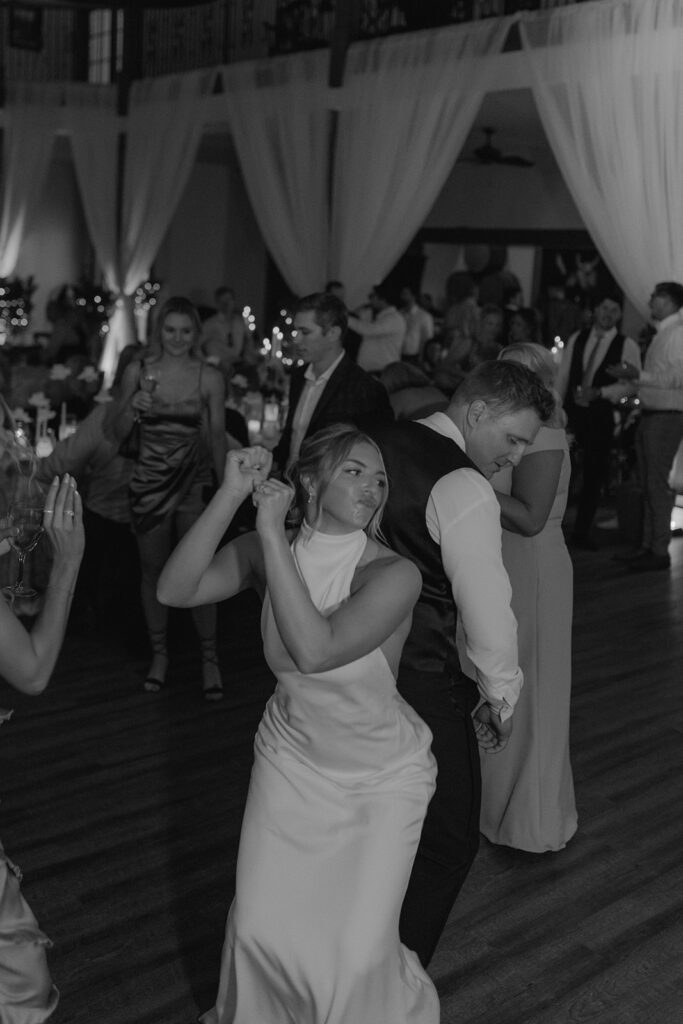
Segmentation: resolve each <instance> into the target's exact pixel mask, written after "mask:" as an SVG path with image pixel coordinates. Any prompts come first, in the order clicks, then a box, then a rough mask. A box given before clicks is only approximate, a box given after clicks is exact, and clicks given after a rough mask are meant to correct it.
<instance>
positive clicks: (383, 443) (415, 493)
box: [371, 420, 479, 675]
mask: <svg viewBox="0 0 683 1024" xmlns="http://www.w3.org/2000/svg"><path fill="white" fill-rule="evenodd" d="M371 433H372V437H373V438H374V439H375V440H376V442H377V444H378V445H379V447H380V449H381V452H382V456H383V458H384V464H385V466H386V469H387V474H388V477H389V500H388V502H387V506H386V509H385V512H384V516H383V517H382V533H383V534H384V537H385V538H386V540H387V543H388V544H389V546H390V547H391V548H393V550H394V551H396V552H398V554H400V555H404V556H405V557H406V558H409V559H410V560H411V562H415V564H416V565H417V567H418V568H419V569H420V571H421V573H422V592H421V594H420V597H419V600H418V602H417V604H416V606H415V610H414V612H413V624H412V627H411V630H410V634H409V635H408V639H407V640H406V644H405V647H404V648H403V655H402V657H401V671H403V670H407V671H414V672H438V673H442V672H448V673H449V674H452V675H455V674H457V673H459V671H460V663H459V661H458V652H457V649H456V645H455V627H456V622H457V615H458V613H457V609H456V607H455V604H454V602H453V594H452V591H451V585H450V583H449V581H448V577H447V576H446V573H445V572H444V568H443V563H442V560H441V548H440V547H439V545H438V544H437V543H435V541H433V540H432V538H431V537H430V536H429V532H428V530H427V525H426V523H425V510H426V508H427V500H428V498H429V495H430V492H431V490H432V488H433V487H434V484H435V483H436V482H437V480H440V479H441V477H442V476H446V474H447V473H450V472H451V471H452V470H454V469H463V468H465V467H469V468H470V469H476V468H477V467H476V466H475V465H474V463H473V462H471V460H470V459H468V457H467V456H466V455H465V453H464V452H463V451H462V450H461V449H460V448H459V447H458V445H457V444H455V442H454V441H453V440H451V439H450V438H448V437H443V436H442V435H441V434H437V433H436V431H434V430H430V428H429V427H425V426H423V425H422V424H421V423H413V422H411V421H409V420H403V421H399V422H398V423H394V424H391V425H389V426H387V427H378V428H375V429H373V430H372V432H371ZM477 472H479V471H478V470H477Z"/></svg>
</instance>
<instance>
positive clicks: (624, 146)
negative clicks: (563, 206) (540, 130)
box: [520, 0, 683, 316]
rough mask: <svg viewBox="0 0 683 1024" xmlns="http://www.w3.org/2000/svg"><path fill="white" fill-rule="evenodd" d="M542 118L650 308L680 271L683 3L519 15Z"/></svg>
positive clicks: (613, 0) (596, 225) (638, 2)
mask: <svg viewBox="0 0 683 1024" xmlns="http://www.w3.org/2000/svg"><path fill="white" fill-rule="evenodd" d="M520 32H521V36H522V42H523V45H524V48H525V52H526V55H527V58H528V60H529V63H530V67H531V69H532V72H533V94H534V98H535V101H536V104H537V106H538V110H539V113H540V116H541V120H542V122H543V127H544V129H545V132H546V134H547V136H548V140H549V142H550V145H551V147H552V149H553V152H554V154H555V157H556V159H557V162H558V164H559V167H560V170H561V172H562V174H563V176H564V178H565V181H566V182H567V186H568V187H569V190H570V191H571V194H572V197H573V199H574V202H575V203H576V206H577V208H578V210H579V212H580V214H581V216H582V218H583V220H584V222H585V224H586V227H587V228H588V231H589V233H590V235H591V237H592V239H593V241H594V242H595V244H596V246H597V247H598V249H599V250H600V253H601V255H602V257H603V259H604V260H605V262H606V264H607V265H608V266H609V268H610V270H611V271H612V273H613V274H614V277H615V278H616V280H617V281H618V282H619V284H620V285H621V287H622V288H623V289H624V291H625V292H626V294H627V295H628V296H629V298H630V299H631V301H632V302H633V303H634V305H635V306H636V308H637V309H638V310H639V311H640V312H641V313H642V314H643V316H647V299H648V295H649V294H650V291H651V288H652V285H653V283H654V282H656V281H661V280H672V279H673V280H678V281H680V280H683V232H682V231H681V224H683V131H681V125H682V124H683V3H681V0H600V2H596V3H589V4H579V5H576V6H570V7H564V8H559V9H557V10H554V11H551V12H548V13H546V14H533V15H531V14H529V15H526V14H525V15H523V16H522V18H521V22H520Z"/></svg>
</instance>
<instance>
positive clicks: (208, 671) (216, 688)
mask: <svg viewBox="0 0 683 1024" xmlns="http://www.w3.org/2000/svg"><path fill="white" fill-rule="evenodd" d="M199 645H200V647H201V652H202V675H203V678H202V694H203V695H204V700H208V701H217V700H223V682H222V680H221V674H220V666H219V664H218V655H217V653H216V638H215V637H213V636H212V637H200V639H199Z"/></svg>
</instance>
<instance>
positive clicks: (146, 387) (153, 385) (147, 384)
mask: <svg viewBox="0 0 683 1024" xmlns="http://www.w3.org/2000/svg"><path fill="white" fill-rule="evenodd" d="M158 387H159V378H158V377H155V376H154V374H153V373H150V372H149V371H148V372H147V373H145V374H143V375H142V377H141V378H140V390H141V391H147V392H148V394H150V395H153V394H154V392H155V391H156V389H157V388H158Z"/></svg>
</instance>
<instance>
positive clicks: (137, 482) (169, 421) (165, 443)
mask: <svg viewBox="0 0 683 1024" xmlns="http://www.w3.org/2000/svg"><path fill="white" fill-rule="evenodd" d="M202 370H203V364H202V363H200V364H199V366H198V369H197V382H196V385H195V386H194V387H193V389H192V391H191V392H190V394H189V395H188V396H187V397H186V398H183V399H181V400H180V401H176V402H168V401H166V400H165V399H164V398H162V397H161V396H160V395H158V394H155V396H154V405H153V407H152V410H151V412H150V413H148V414H147V415H145V416H143V417H141V419H140V454H139V456H138V459H137V461H136V464H135V469H134V470H133V475H132V477H131V481H130V498H131V521H132V524H133V529H134V530H135V532H136V533H147V532H148V531H149V530H152V529H153V528H154V527H155V526H158V525H159V524H160V523H161V522H163V521H164V520H165V519H166V518H167V517H168V516H169V515H172V514H173V513H174V512H176V511H178V509H180V508H181V506H182V509H183V511H190V510H195V509H196V512H197V515H199V513H200V512H201V510H202V509H203V507H204V500H203V492H204V488H205V487H207V485H209V484H210V483H211V463H210V457H209V450H208V446H207V444H206V442H205V440H204V437H203V436H202V435H203V422H204V409H205V406H204V400H203V398H202V394H201V381H202Z"/></svg>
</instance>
